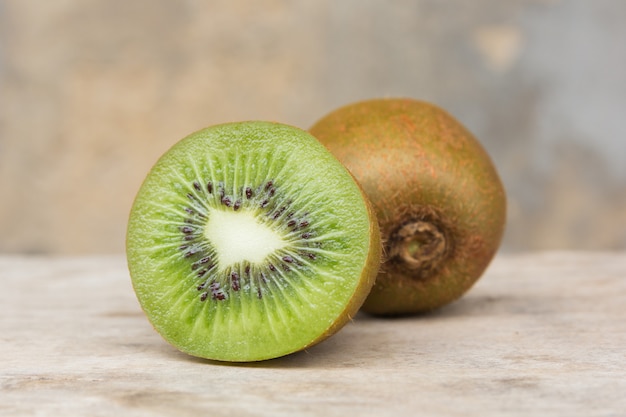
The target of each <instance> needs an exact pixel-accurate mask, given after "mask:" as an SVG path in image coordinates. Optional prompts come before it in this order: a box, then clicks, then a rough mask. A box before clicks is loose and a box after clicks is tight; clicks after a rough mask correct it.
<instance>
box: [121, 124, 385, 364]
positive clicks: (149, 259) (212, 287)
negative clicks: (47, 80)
mask: <svg viewBox="0 0 626 417" xmlns="http://www.w3.org/2000/svg"><path fill="white" fill-rule="evenodd" d="M242 224H243V226H242ZM248 225H250V227H248ZM257 232H263V233H260V235H259V234H258V233H257ZM268 237H269V238H271V239H266V238H268ZM229 239H230V240H229ZM255 239H256V240H255ZM259 239H260V241H258V240H259ZM272 239H273V242H270V241H271V240H272ZM233 242H235V243H234V244H233ZM254 242H256V243H254ZM277 242H278V243H277ZM268 245H269V246H268ZM272 245H274V246H272ZM126 247H127V260H128V267H129V271H130V275H131V280H132V284H133V288H134V290H135V293H136V295H137V298H138V300H139V302H140V304H141V307H142V308H143V310H144V312H145V313H146V315H147V317H148V319H149V320H150V322H151V323H152V325H153V327H154V328H155V329H156V330H157V332H158V333H159V334H161V336H163V338H164V339H166V340H167V341H168V342H169V343H171V344H172V345H173V346H175V347H176V348H178V349H179V350H181V351H183V352H185V353H188V354H190V355H193V356H198V357H202V358H207V359H213V360H222V361H233V362H244V361H258V360H265V359H272V358H276V357H279V356H283V355H287V354H290V353H293V352H297V351H299V350H302V349H306V348H307V347H310V346H313V345H314V344H316V343H319V342H321V341H322V340H324V339H326V338H328V337H329V336H331V335H332V334H334V333H335V332H337V331H338V330H339V329H340V328H341V327H343V326H344V325H345V324H346V323H347V322H348V321H350V319H351V318H352V317H353V316H354V315H355V314H356V312H357V311H358V310H359V308H360V306H361V305H362V303H363V302H364V300H365V298H366V296H367V294H368V293H369V291H370V289H371V287H372V285H373V283H374V280H375V277H376V274H377V271H378V268H379V266H380V258H381V243H380V234H379V229H378V226H377V223H376V217H375V214H374V212H373V210H372V208H371V206H370V204H369V202H368V200H367V198H366V197H365V195H364V194H363V192H362V190H361V188H360V187H359V185H358V184H357V183H356V181H355V180H354V178H353V177H352V176H351V175H350V173H349V172H348V171H347V170H346V168H345V167H343V166H342V165H341V164H340V163H339V162H338V161H337V159H336V158H335V157H334V156H332V154H331V153H330V152H328V150H326V149H325V148H324V147H323V146H322V145H321V144H320V143H319V142H318V141H317V140H316V139H315V138H314V137H312V136H311V135H310V134H308V133H307V132H305V131H303V130H301V129H298V128H295V127H292V126H288V125H284V124H280V123H271V122H261V121H250V122H240V123H226V124H222V125H217V126H212V127H209V128H206V129H202V130H200V131H198V132H195V133H193V134H191V135H189V136H188V137H186V138H184V139H183V140H181V141H180V142H178V143H177V144H175V145H174V146H173V147H172V148H171V149H170V150H168V151H167V152H166V153H165V154H164V155H163V156H162V157H161V158H160V159H159V160H158V161H157V163H156V164H155V165H154V167H153V168H152V169H151V171H150V172H149V174H148V175H147V177H146V179H145V180H144V182H143V184H142V186H141V188H140V189H139V191H138V193H137V196H136V198H135V201H134V203H133V207H132V210H131V214H130V218H129V223H128V231H127V238H126ZM242 248H243V249H242Z"/></svg>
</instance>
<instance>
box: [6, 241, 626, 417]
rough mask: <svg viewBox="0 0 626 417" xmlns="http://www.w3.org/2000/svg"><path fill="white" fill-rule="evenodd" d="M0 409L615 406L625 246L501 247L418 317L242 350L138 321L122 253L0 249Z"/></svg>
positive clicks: (266, 412) (357, 412)
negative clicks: (183, 339)
mask: <svg viewBox="0 0 626 417" xmlns="http://www.w3.org/2000/svg"><path fill="white" fill-rule="evenodd" d="M0 282H1V283H2V286H3V288H2V291H1V292H0V311H1V312H2V316H1V317H2V318H1V320H0V340H1V342H0V415H2V416H5V415H6V416H20V415H41V416H48V415H49V416H70V415H71V416H153V415H156V416H160V415H175V416H199V415H205V416H324V417H331V416H341V417H356V416H418V415H424V416H481V417H482V416H508V415H518V416H531V415H533V416H534V415H538V416H585V417H589V416H626V254H624V253H589V252H581V253H576V252H551V253H537V254H522V255H504V254H501V255H499V256H498V257H497V258H496V260H495V261H494V262H493V263H492V265H491V266H490V268H489V269H488V271H487V273H486V274H485V276H483V278H481V280H480V281H479V282H478V284H476V286H475V287H474V288H473V289H472V290H471V291H470V292H469V293H468V294H466V295H465V296H464V297H463V298H462V299H461V300H459V301H457V302H455V303H453V304H451V305H449V306H448V307H446V308H443V309H441V310H439V311H437V312H434V313H431V314H429V315H425V316H418V317H407V318H401V319H381V318H373V317H369V316H367V315H364V314H359V315H358V316H357V318H356V319H355V320H354V322H352V323H350V324H348V326H346V327H345V328H344V329H343V330H342V331H340V332H339V333H338V334H336V335H335V336H333V337H332V338H331V339H329V340H327V341H325V342H324V343H322V344H320V345H317V346H315V347H314V348H312V349H310V350H308V351H306V352H300V353H297V354H293V355H290V356H287V357H284V358H280V359H275V360H271V361H266V362H261V363H252V364H238V365H233V364H223V363H217V362H210V361H205V360H200V359H195V358H192V357H189V356H187V355H185V354H182V353H180V352H178V351H177V350H175V349H174V348H172V347H170V346H169V345H168V344H167V343H166V342H165V341H163V339H161V337H160V336H159V335H158V334H157V333H156V332H155V331H154V330H153V329H152V328H151V326H150V324H149V323H148V321H147V320H146V318H145V317H144V315H143V313H142V312H141V310H140V308H139V305H138V303H137V301H136V299H135V296H134V293H133V290H132V288H131V285H130V281H129V276H128V272H127V270H126V265H125V259H124V258H123V257H122V256H118V257H115V256H111V257H79V258H45V257H15V256H3V257H0Z"/></svg>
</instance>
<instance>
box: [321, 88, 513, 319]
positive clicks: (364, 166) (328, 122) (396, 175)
mask: <svg viewBox="0 0 626 417" xmlns="http://www.w3.org/2000/svg"><path fill="white" fill-rule="evenodd" d="M309 131H310V132H311V133H312V134H313V135H314V136H315V137H317V138H318V139H319V140H320V141H321V142H322V143H323V144H324V145H326V146H327V147H328V148H329V149H330V150H331V152H333V154H334V155H335V156H337V157H338V158H339V160H340V161H341V162H342V163H343V164H344V165H345V166H346V167H347V168H348V169H349V170H350V172H352V174H353V175H354V176H355V177H356V178H357V181H359V183H360V184H361V186H362V187H363V189H364V190H365V193H366V194H367V196H368V197H369V199H370V201H371V202H372V205H373V206H374V209H375V211H376V215H377V217H378V221H379V223H380V227H381V235H382V239H383V242H384V262H383V265H382V267H381V270H380V273H379V275H378V277H377V279H376V284H375V285H374V287H373V289H372V292H371V293H370V295H369V296H368V298H367V300H366V301H365V304H364V305H363V310H364V311H367V312H370V313H373V314H380V315H397V314H410V313H421V312H425V311H428V310H432V309H435V308H438V307H441V306H443V305H446V304H448V303H450V302H452V301H453V300H456V299H458V298H459V297H461V296H462V295H463V294H464V293H465V292H466V291H468V289H469V288H470V287H471V286H472V285H473V284H474V283H475V282H476V281H477V280H478V278H479V277H480V276H481V275H482V273H483V272H484V271H485V269H486V268H487V266H488V264H489V263H490V262H491V260H492V258H493V257H494V255H495V253H496V252H497V250H498V248H499V245H500V242H501V239H502V235H503V232H504V227H505V217H506V196H505V190H504V187H503V185H502V182H501V181H500V178H499V176H498V174H497V172H496V169H495V167H494V165H493V163H492V161H491V159H490V157H489V155H488V154H487V152H486V151H485V149H484V148H483V147H482V146H481V144H480V143H479V142H478V141H477V140H476V139H475V137H474V136H473V135H472V134H471V133H470V132H469V131H468V130H467V129H466V128H465V127H463V126H462V125H461V124H460V123H459V122H458V121H457V120H455V119H454V118H453V117H452V116H451V115H450V114H448V113H447V112H446V111H444V110H443V109H441V108H439V107H437V106H435V105H433V104H430V103H427V102H423V101H417V100H413V99H405V98H388V99H374V100H368V101H363V102H358V103H354V104H350V105H347V106H344V107H342V108H339V109H337V110H335V111H332V112H331V113H330V114H328V115H326V116H325V117H323V118H322V119H320V120H319V121H317V122H316V123H315V124H314V125H313V127H311V129H310V130H309Z"/></svg>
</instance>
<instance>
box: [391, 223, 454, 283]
mask: <svg viewBox="0 0 626 417" xmlns="http://www.w3.org/2000/svg"><path fill="white" fill-rule="evenodd" d="M446 247H447V242H446V237H445V234H444V233H443V232H442V231H441V229H440V228H439V227H438V226H437V225H435V224H433V223H430V222H427V221H422V220H417V221H411V222H408V223H405V224H403V225H402V226H401V227H400V228H399V229H398V230H397V231H396V232H395V233H393V234H392V236H391V238H390V240H389V258H390V259H394V260H395V261H396V262H399V263H400V264H401V265H402V267H404V268H406V269H409V270H423V271H429V270H432V269H435V268H436V267H437V266H438V265H439V263H440V262H441V260H442V259H443V258H444V257H445V253H446Z"/></svg>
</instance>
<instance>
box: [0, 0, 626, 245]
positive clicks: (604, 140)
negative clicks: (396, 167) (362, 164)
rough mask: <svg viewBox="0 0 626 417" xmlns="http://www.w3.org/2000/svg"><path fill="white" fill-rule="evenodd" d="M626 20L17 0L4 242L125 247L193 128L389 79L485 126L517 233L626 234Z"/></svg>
mask: <svg viewBox="0 0 626 417" xmlns="http://www.w3.org/2000/svg"><path fill="white" fill-rule="evenodd" d="M625 22H626V2H624V1H622V0H594V1H589V0H572V1H568V0H560V1H559V0H508V1H503V0H473V1H466V0H396V1H388V0H315V1H313V0H295V1H286V0H284V1H281V0H261V1H244V0H213V1H211V0H209V1H199V0H185V1H169V0H128V1H115V0H80V1H79V0H55V1H47V0H39V1H37V0H0V252H3V253H50V254H87V253H120V252H122V251H123V250H124V234H125V227H126V219H127V214H128V211H129V208H130V206H131V203H132V199H133V197H134V194H135V192H136V191H137V189H138V187H139V185H140V183H141V181H142V179H143V177H144V175H145V174H146V173H147V171H148V170H149V168H150V167H151V165H152V164H153V163H154V162H155V161H156V159H157V158H158V157H159V156H160V155H161V154H162V153H163V152H164V151H165V150H167V149H168V148H169V147H170V146H171V145H172V144H173V143H174V142H176V141H177V140H178V139H180V138H182V137H183V136H185V135H187V134H188V133H191V132H192V131H195V130H197V129H199V128H202V127H204V126H207V125H210V124H215V123H221V122H226V121H233V120H246V119H268V120H276V121H281V122H284V123H289V124H293V125H296V126H300V127H302V128H308V127H309V126H310V125H311V124H312V123H313V122H314V121H315V120H316V119H318V118H319V117H321V116H322V115H324V114H325V113H327V112H328V111H330V110H332V109H334V108H335V107H337V106H340V105H343V104H347V103H349V102H352V101H356V100H359V99H365V98H373V97H379V96H410V97H414V98H420V99H425V100H429V101H432V102H434V103H437V104H439V105H440V106H443V107H444V108H446V109H448V110H449V111H450V112H451V113H452V114H454V115H455V116H456V117H457V118H459V119H460V120H461V121H462V122H463V123H464V124H466V126H468V127H469V128H470V130H472V131H473V132H474V133H475V134H476V135H477V136H478V137H479V138H480V139H481V141H482V142H483V144H484V145H485V147H486V148H487V150H488V151H489V152H490V154H491V155H492V157H493V159H494V161H495V163H496V165H497V167H498V169H499V171H500V173H501V175H502V178H503V180H504V182H505V186H506V188H507V190H508V194H509V198H510V204H509V205H510V207H509V224H508V230H507V234H506V238H505V242H504V250H507V251H522V250H538V249H558V248H578V249H626V121H625V119H626V24H624V23H625Z"/></svg>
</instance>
